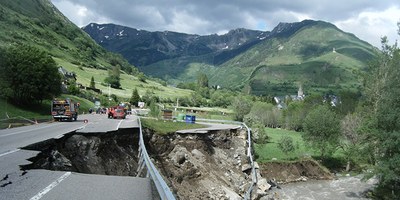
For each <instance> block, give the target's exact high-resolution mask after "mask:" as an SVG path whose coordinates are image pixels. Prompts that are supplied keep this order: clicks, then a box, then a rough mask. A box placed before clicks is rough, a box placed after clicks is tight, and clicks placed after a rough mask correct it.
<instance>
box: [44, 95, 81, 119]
mask: <svg viewBox="0 0 400 200" xmlns="http://www.w3.org/2000/svg"><path fill="white" fill-rule="evenodd" d="M78 109H79V103H75V102H73V101H72V100H71V99H69V98H67V99H61V100H59V99H54V100H53V101H52V103H51V115H52V116H53V119H54V120H56V121H63V120H68V121H72V120H74V121H76V120H77V119H78Z"/></svg>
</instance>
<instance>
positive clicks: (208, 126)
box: [177, 122, 240, 133]
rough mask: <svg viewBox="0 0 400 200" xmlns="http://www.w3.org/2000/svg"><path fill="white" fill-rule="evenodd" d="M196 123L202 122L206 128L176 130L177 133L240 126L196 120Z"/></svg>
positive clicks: (202, 131)
mask: <svg viewBox="0 0 400 200" xmlns="http://www.w3.org/2000/svg"><path fill="white" fill-rule="evenodd" d="M196 124H204V125H206V126H207V127H206V128H197V129H187V130H180V131H177V133H208V132H209V131H216V130H227V129H238V128H240V126H239V125H232V124H218V123H205V122H196Z"/></svg>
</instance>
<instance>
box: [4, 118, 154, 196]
mask: <svg viewBox="0 0 400 200" xmlns="http://www.w3.org/2000/svg"><path fill="white" fill-rule="evenodd" d="M86 120H87V123H85V121H86ZM137 126H138V124H137V122H136V117H135V116H133V115H130V116H128V117H127V119H124V120H122V119H108V118H107V115H97V114H95V115H81V116H79V117H78V120H77V121H76V122H53V123H43V124H37V125H32V126H26V127H19V128H12V129H4V130H0V200H3V199H4V200H12V199H18V200H19V199H31V200H37V199H61V200H62V199H68V200H69V199H88V200H90V199H151V198H152V193H151V184H150V180H149V179H146V178H136V177H121V176H120V177H119V176H105V175H89V174H80V173H71V172H62V171H49V170H27V171H23V170H21V168H20V166H21V165H26V164H29V163H30V162H29V161H28V160H27V159H29V158H31V157H34V156H36V155H37V154H38V153H39V152H37V151H28V150H22V149H20V148H22V147H25V146H27V145H30V144H34V143H37V142H42V141H46V140H51V139H57V138H61V137H62V136H63V135H64V134H66V133H70V132H73V131H77V132H80V133H81V134H84V133H92V132H108V131H115V130H118V129H121V128H132V127H137Z"/></svg>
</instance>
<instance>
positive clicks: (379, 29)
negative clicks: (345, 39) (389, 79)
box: [334, 6, 400, 47]
mask: <svg viewBox="0 0 400 200" xmlns="http://www.w3.org/2000/svg"><path fill="white" fill-rule="evenodd" d="M398 21H400V8H399V7H396V6H392V7H390V8H387V9H385V10H383V11H372V10H371V11H365V12H361V13H359V14H358V15H357V16H355V17H352V18H350V19H347V20H343V21H337V22H334V23H335V24H336V26H338V27H339V28H340V29H342V30H344V31H347V32H351V33H354V34H355V35H356V36H357V37H359V38H360V39H362V40H366V41H368V42H370V43H371V44H372V45H374V46H376V47H380V38H381V37H382V36H387V37H388V39H389V42H390V43H394V41H395V40H398V39H399V36H398V35H397V22H398Z"/></svg>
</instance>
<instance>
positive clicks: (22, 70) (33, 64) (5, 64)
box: [0, 45, 61, 105]
mask: <svg viewBox="0 0 400 200" xmlns="http://www.w3.org/2000/svg"><path fill="white" fill-rule="evenodd" d="M1 55H2V58H1V61H0V71H1V73H0V94H1V95H2V96H3V97H5V98H7V99H10V100H11V101H13V102H15V103H16V104H24V105H31V104H32V103H39V102H41V101H42V100H44V99H52V98H53V97H54V96H57V95H59V94H61V75H60V73H59V72H58V68H57V65H56V63H55V61H54V60H53V59H52V58H51V56H49V55H48V54H46V53H45V52H43V51H41V50H39V49H36V48H34V47H31V46H28V45H16V46H12V47H9V48H8V49H5V50H2V53H1Z"/></svg>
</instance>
